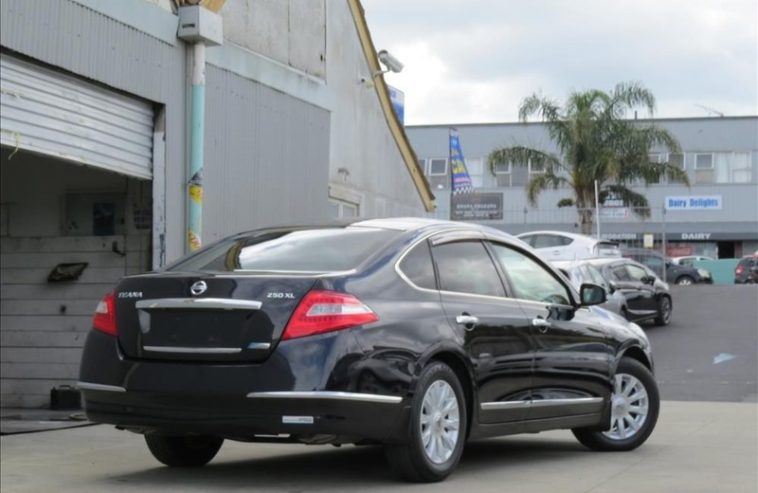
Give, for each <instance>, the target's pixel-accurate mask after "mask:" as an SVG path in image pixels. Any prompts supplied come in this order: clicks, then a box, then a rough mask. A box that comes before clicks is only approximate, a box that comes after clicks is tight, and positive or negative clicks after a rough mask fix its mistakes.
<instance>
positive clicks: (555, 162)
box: [488, 82, 689, 234]
mask: <svg viewBox="0 0 758 493" xmlns="http://www.w3.org/2000/svg"><path fill="white" fill-rule="evenodd" d="M636 108H644V109H647V111H648V113H649V114H650V115H651V116H652V114H653V112H654V110H655V98H654V97H653V94H652V93H651V92H650V91H649V90H647V89H646V88H645V87H643V86H642V85H641V84H640V83H636V82H635V83H620V84H617V85H616V87H615V88H614V89H613V90H612V91H611V92H609V93H607V92H604V91H599V90H590V91H584V92H574V93H572V94H571V95H570V96H569V98H568V99H567V100H566V103H565V104H564V107H563V108H561V107H559V106H558V105H557V104H556V103H555V102H554V101H552V100H550V99H547V98H545V97H542V96H541V95H538V94H533V95H531V96H529V97H527V98H526V99H524V100H523V101H522V102H521V107H520V108H519V120H521V121H522V122H526V121H527V119H528V117H529V116H532V115H537V116H539V117H540V118H541V119H542V121H543V123H544V124H545V126H546V127H547V130H548V134H549V135H550V138H551V139H552V140H553V141H555V143H556V144H557V147H558V149H559V150H560V156H557V155H554V154H551V153H548V152H545V151H541V150H539V149H532V148H529V147H523V146H513V147H505V148H500V149H495V150H493V151H492V152H491V153H490V155H489V157H488V162H489V165H490V170H491V171H492V172H493V173H494V172H495V168H496V166H498V165H503V164H508V163H514V164H516V165H519V166H526V165H527V163H530V162H531V164H532V166H533V167H537V168H541V169H542V170H543V171H544V172H543V173H540V174H536V175H534V176H533V177H532V178H531V180H530V181H529V183H528V184H527V187H526V189H527V195H528V198H529V202H530V203H531V204H532V205H536V203H537V198H538V197H539V194H540V193H541V192H542V191H543V190H546V189H548V188H553V189H557V188H558V187H560V186H562V185H565V186H567V187H568V188H570V189H571V190H572V191H573V198H564V199H561V200H560V201H559V202H558V204H557V205H558V207H566V206H576V208H577V212H578V214H579V222H580V224H581V229H582V233H584V234H589V233H590V232H591V230H592V220H593V212H594V204H595V181H596V180H597V183H598V187H599V201H600V202H601V203H602V202H604V201H605V200H606V199H608V198H610V197H612V198H614V199H617V200H622V201H623V203H624V205H625V206H627V207H632V210H633V211H634V213H635V214H637V215H638V216H640V217H649V216H650V206H649V204H648V201H647V198H646V197H645V196H644V195H642V194H639V193H637V192H635V191H633V190H631V188H629V187H630V186H631V185H632V184H634V183H637V182H639V181H643V182H644V183H645V186H647V185H650V184H651V183H657V182H658V181H659V180H660V179H661V177H662V176H666V177H668V179H669V181H673V182H680V183H684V184H687V185H689V180H688V179H687V174H686V173H685V172H684V171H683V170H682V169H681V168H679V167H678V166H675V165H672V164H670V163H668V162H666V163H659V162H654V161H651V159H650V150H651V148H653V147H662V148H665V149H666V150H668V151H669V153H678V152H681V148H680V146H679V142H678V141H677V140H676V138H675V137H674V136H673V135H672V134H670V133H669V132H668V131H666V130H665V129H662V128H658V127H656V126H654V125H652V124H649V123H644V124H643V123H641V122H637V121H635V120H628V119H625V116H627V114H628V112H630V111H633V110H635V109H636Z"/></svg>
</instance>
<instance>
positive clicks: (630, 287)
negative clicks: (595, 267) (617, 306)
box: [607, 263, 650, 320]
mask: <svg viewBox="0 0 758 493" xmlns="http://www.w3.org/2000/svg"><path fill="white" fill-rule="evenodd" d="M626 266H627V264H626V263H618V264H614V265H612V266H609V267H608V268H607V271H608V272H609V274H610V276H611V278H612V279H611V281H612V282H613V285H614V286H615V288H616V291H618V292H620V293H621V294H622V295H624V298H626V309H627V312H628V314H629V319H630V320H642V319H644V318H647V317H648V316H649V315H650V309H649V305H648V303H649V302H648V300H647V298H646V293H645V292H644V291H643V289H642V285H643V283H642V282H641V281H637V280H635V279H634V278H632V276H631V274H630V273H629V270H627V268H626Z"/></svg>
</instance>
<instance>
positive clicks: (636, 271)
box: [626, 264, 649, 282]
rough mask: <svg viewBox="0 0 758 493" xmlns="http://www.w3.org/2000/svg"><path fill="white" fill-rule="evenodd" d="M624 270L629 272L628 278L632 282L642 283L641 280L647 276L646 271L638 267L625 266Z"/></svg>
mask: <svg viewBox="0 0 758 493" xmlns="http://www.w3.org/2000/svg"><path fill="white" fill-rule="evenodd" d="M626 270H627V271H628V272H629V276H630V277H631V278H632V280H634V281H639V282H642V280H643V279H644V278H646V277H647V276H648V275H649V274H648V273H647V271H646V270H645V269H643V268H642V267H638V266H636V265H632V264H629V265H627V266H626Z"/></svg>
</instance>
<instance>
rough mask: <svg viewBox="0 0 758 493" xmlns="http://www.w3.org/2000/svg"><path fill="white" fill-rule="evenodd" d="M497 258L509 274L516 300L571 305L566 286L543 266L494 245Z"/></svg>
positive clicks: (503, 247) (521, 254) (524, 256)
mask: <svg viewBox="0 0 758 493" xmlns="http://www.w3.org/2000/svg"><path fill="white" fill-rule="evenodd" d="M492 249H493V251H494V252H495V258H496V259H497V261H498V262H499V263H500V266H501V267H502V268H503V270H504V271H505V272H506V274H508V279H509V280H510V284H511V287H512V288H513V294H514V296H515V297H516V298H520V299H523V300H530V301H540V302H543V303H554V304H561V305H571V295H570V294H569V291H568V289H567V288H566V286H565V285H564V284H563V283H561V282H560V281H559V280H558V279H556V278H555V277H554V276H553V274H551V273H550V272H549V271H548V270H547V269H545V268H544V267H543V266H542V265H540V264H539V263H537V262H536V261H535V260H533V259H531V258H530V257H528V256H527V255H525V254H523V253H521V252H518V251H516V250H514V249H512V248H510V247H507V246H504V245H500V244H497V243H493V244H492Z"/></svg>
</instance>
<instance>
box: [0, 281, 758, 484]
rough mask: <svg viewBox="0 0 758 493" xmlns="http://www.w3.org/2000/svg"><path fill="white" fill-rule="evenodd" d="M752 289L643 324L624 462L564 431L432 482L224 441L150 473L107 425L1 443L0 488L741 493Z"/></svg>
mask: <svg viewBox="0 0 758 493" xmlns="http://www.w3.org/2000/svg"><path fill="white" fill-rule="evenodd" d="M756 299H758V287H753V286H724V287H716V286H695V287H690V288H678V289H676V290H675V291H674V317H673V322H672V324H671V325H670V326H668V327H660V328H653V327H646V329H647V331H648V334H649V336H650V338H651V340H652V343H653V348H654V357H655V360H656V370H657V379H658V380H659V382H660V386H661V391H662V397H663V399H664V402H663V403H662V407H661V415H660V419H659V422H658V426H657V428H656V431H655V432H654V433H653V435H652V437H651V438H650V440H649V441H648V442H647V443H646V444H645V445H644V446H643V447H641V448H640V449H638V450H636V451H633V452H629V453H615V454H611V453H598V452H590V451H588V450H587V449H585V448H583V447H582V446H581V445H579V443H578V442H576V441H575V440H574V438H573V436H572V435H571V433H570V432H568V431H556V432H549V433H543V434H540V435H519V436H514V437H506V438H499V439H492V440H486V441H480V442H475V443H471V444H469V445H468V447H467V449H466V451H465V453H464V456H463V459H462V461H461V464H460V466H459V468H458V469H457V470H456V471H455V472H454V473H453V475H452V476H451V477H450V478H448V480H446V481H445V482H444V483H441V484H432V485H410V484H404V483H398V482H397V481H396V480H395V479H394V478H393V476H392V475H391V474H390V473H389V470H388V468H387V467H386V465H385V463H384V457H383V455H382V452H381V450H380V449H379V448H377V447H353V446H346V447H342V448H339V449H336V448H334V447H331V446H314V447H306V446H302V445H268V444H243V443H235V442H227V443H226V444H225V445H224V447H223V448H222V449H221V452H220V454H219V455H218V457H217V458H216V459H215V460H214V461H213V462H212V463H211V464H210V465H209V466H207V467H205V468H202V469H197V470H171V469H168V468H164V467H160V466H159V465H158V463H157V462H155V461H154V459H153V458H152V457H151V456H150V454H149V453H148V451H147V450H146V448H145V445H144V442H143V440H142V438H141V437H140V436H137V435H134V434H131V433H128V432H120V431H117V430H115V429H113V428H112V427H109V426H91V427H84V428H76V429H69V430H61V431H49V432H41V433H32V434H24V435H10V436H4V437H2V439H0V445H1V446H2V462H1V463H0V464H1V469H2V479H1V482H2V485H1V486H2V490H3V492H21V491H24V492H38V491H77V492H89V491H91V492H96V491H97V492H99V491H157V490H160V491H288V492H294V491H364V490H372V491H389V490H392V491H410V490H413V491H420V492H421V491H435V492H439V491H443V492H444V491H461V490H466V491H470V492H479V491H482V492H488V491H492V492H495V491H497V492H502V491H517V492H545V491H556V492H605V491H608V492H610V491H614V492H617V491H631V492H679V491H683V492H684V491H686V492H743V491H744V492H751V493H754V492H755V491H756V487H757V486H758V472H757V471H756V469H757V466H756V464H758V414H757V413H756V410H757V409H758V405H757V404H756V400H757V399H756V393H757V392H756V375H757V374H758V364H757V360H758V356H757V352H758V327H757V326H756V320H758V308H757V307H756Z"/></svg>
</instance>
